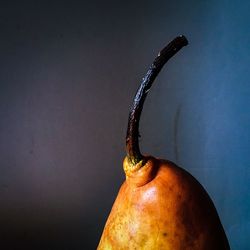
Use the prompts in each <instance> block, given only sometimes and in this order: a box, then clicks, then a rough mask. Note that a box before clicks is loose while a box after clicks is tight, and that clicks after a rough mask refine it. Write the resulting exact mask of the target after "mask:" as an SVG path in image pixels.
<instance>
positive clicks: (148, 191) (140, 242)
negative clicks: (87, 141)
mask: <svg viewBox="0 0 250 250" xmlns="http://www.w3.org/2000/svg"><path fill="white" fill-rule="evenodd" d="M187 44H188V41H187V39H186V38H185V36H179V37H176V38H175V39H174V40H173V41H172V42H170V43H169V44H168V45H167V46H166V47H165V48H164V49H163V50H162V51H161V52H160V53H159V54H158V56H157V57H156V59H155V60H154V62H153V64H152V65H151V67H150V69H149V70H148V72H147V73H146V76H145V77H144V78H143V81H142V83H141V85H140V87H139V89H138V91H137V93H136V95H135V98H134V102H133V105H132V108H131V110H130V114H129V121H128V129H127V137H126V150H127V156H126V157H125V159H124V162H123V169H124V172H125V175H126V180H125V181H124V183H123V184H122V186H121V188H120V190H119V193H118V196H117V198H116V200H115V203H114V205H113V207H112V210H111V212H110V215H109V217H108V220H107V222H106V224H105V227H104V230H103V233H102V236H101V240H100V242H99V245H98V247H97V249H98V250H123V249H124V250H125V249H126V250H130V249H131V250H132V249H133V250H134V249H139V250H141V249H142V250H161V249H162V250H228V249H230V247H229V243H228V240H227V237H226V234H225V232H224V229H223V226H222V224H221V221H220V218H219V216H218V213H217V211H216V208H215V206H214V204H213V202H212V200H211V198H210V197H209V195H208V193H207V192H206V191H205V189H204V188H203V187H202V185H201V184H200V183H199V182H198V181H197V180H196V179H195V178H194V177H193V176H192V175H191V174H189V173H188V172H187V171H185V170H184V169H182V168H180V167H178V166H177V165H176V164H174V163H173V162H170V161H168V160H163V159H158V158H155V157H153V156H146V155H142V154H141V152H140V149H139V141H138V137H139V120H140V116H141V111H142V108H143V103H144V101H145V98H146V96H147V93H148V91H149V89H150V87H151V85H152V83H153V81H154V79H155V78H156V76H157V75H158V73H159V72H160V70H161V69H162V67H163V66H164V64H165V63H166V62H167V61H168V60H169V59H170V58H171V57H172V56H173V55H175V54H176V53H177V52H178V51H179V50H180V49H181V48H182V47H184V46H186V45H187Z"/></svg>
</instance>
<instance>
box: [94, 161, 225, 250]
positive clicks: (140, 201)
mask: <svg viewBox="0 0 250 250" xmlns="http://www.w3.org/2000/svg"><path fill="white" fill-rule="evenodd" d="M126 165H127V158H125V160H124V169H126ZM108 249H112V250H118V249H119V250H123V249H124V250H125V249H143V250H217V249H218V250H224V249H229V245H228V242H227V238H226V235H225V233H224V230H223V227H222V225H221V222H220V219H219V216H218V214H217V212H216V209H215V207H214V205H213V202H212V201H211V199H210V197H209V196H208V194H207V192H206V191H205V189H204V188H203V187H202V186H201V184H200V183H199V182H198V181H197V180H196V179H195V178H194V177H193V176H192V175H190V174H189V173H188V172H186V171H185V170H184V169H182V168H180V167H178V166H176V165H175V164H174V163H172V162H169V161H166V160H160V159H155V158H153V157H147V162H146V163H145V165H144V166H143V167H142V168H141V169H140V170H138V171H136V172H134V173H128V174H126V181H125V182H124V183H123V184H122V186H121V188H120V191H119V193H118V196H117V199H116V201H115V203H114V205H113V208H112V210H111V213H110V215H109V218H108V220H107V222H106V225H105V228H104V231H103V234H102V237H101V241H100V243H99V246H98V250H108Z"/></svg>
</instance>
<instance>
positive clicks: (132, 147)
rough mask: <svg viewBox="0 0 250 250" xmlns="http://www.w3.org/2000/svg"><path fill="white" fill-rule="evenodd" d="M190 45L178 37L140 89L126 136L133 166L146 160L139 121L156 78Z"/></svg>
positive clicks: (144, 79) (129, 119)
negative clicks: (176, 55)
mask: <svg viewBox="0 0 250 250" xmlns="http://www.w3.org/2000/svg"><path fill="white" fill-rule="evenodd" d="M186 45H188V41H187V39H186V37H185V36H178V37H176V38H175V39H174V40H173V41H172V42H170V43H169V44H168V45H167V46H166V47H165V48H164V49H163V50H161V51H160V53H159V54H158V56H157V57H156V58H155V60H154V62H153V63H152V65H151V66H150V68H149V70H148V72H147V73H146V75H145V77H144V78H143V79H142V83H141V85H140V87H139V88H138V90H137V92H136V95H135V97H134V101H133V104H132V107H131V109H130V113H129V118H128V128H127V135H126V151H127V157H128V160H129V162H130V163H131V164H133V165H135V164H137V163H139V162H140V161H141V160H143V159H144V156H143V155H142V154H141V152H140V148H139V137H140V135H139V121H140V117H141V112H142V108H143V104H144V101H145V99H146V97H147V93H148V91H149V89H150V88H151V86H152V83H153V82H154V80H155V78H156V77H157V75H158V74H159V72H160V71H161V69H162V67H163V66H164V64H165V63H166V62H167V61H168V60H169V59H170V58H171V57H172V56H174V55H175V54H176V53H177V52H178V51H179V50H180V49H181V48H182V47H184V46H186Z"/></svg>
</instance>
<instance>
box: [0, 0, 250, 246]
mask: <svg viewBox="0 0 250 250" xmlns="http://www.w3.org/2000/svg"><path fill="white" fill-rule="evenodd" d="M249 14H250V2H249V1H239V2H237V1H232V0H228V1H224V0H222V1H198V0H197V1H194V0H193V1H127V2H125V1H124V2H122V1H120V2H119V1H96V0H95V1H92V2H91V3H90V2H84V1H82V2H80V1H79V2H77V1H68V2H66V1H64V2H59V1H58V2H56V1H53V2H50V1H40V2H39V1H30V2H28V1H20V2H17V1H16V2H13V1H8V2H7V1H6V2H5V3H4V2H1V8H0V32H1V39H0V54H1V57H0V204H1V206H0V226H1V227H0V231H1V232H0V233H1V234H0V245H1V246H3V245H5V247H4V249H5V250H6V249H11V250H13V249H21V248H22V249H43V250H44V249H52V250H54V249H60V250H63V249H71V250H74V249H76V250H77V249H95V247H96V246H97V244H98V241H99V237H100V235H101V232H102V229H103V226H104V223H105V221H106V218H107V216H108V214H109V211H110V209H111V206H112V203H113V201H114V199H115V197H116V195H117V192H118V190H119V187H120V185H121V183H122V181H123V180H124V174H123V171H122V160H123V157H124V156H125V148H124V143H125V139H124V136H125V132H126V125H127V117H128V110H129V107H130V104H131V102H132V98H133V95H134V93H135V91H136V89H137V87H138V84H139V83H140V81H141V78H142V77H143V75H144V73H145V72H146V70H147V68H148V66H149V65H150V63H151V62H152V60H153V58H154V57H155V55H156V54H157V53H158V51H159V50H160V49H161V48H162V47H163V46H164V45H165V44H166V43H167V42H169V41H170V40H171V39H172V38H174V37H175V36H177V35H179V34H185V35H186V36H187V38H188V39H189V42H190V45H189V46H188V47H185V48H184V49H183V50H182V51H181V52H180V53H178V55H176V56H175V58H173V59H172V60H171V61H170V62H169V64H168V66H167V67H165V68H164V69H163V71H162V72H161V74H160V75H159V77H158V78H157V81H156V82H155V85H154V86H153V88H152V90H151V92H150V95H149V96H148V99H147V100H146V103H145V107H144V112H143V116H142V119H141V129H140V133H141V135H142V139H141V148H142V151H143V152H145V153H147V154H148V153H149V154H152V155H154V156H158V157H162V158H167V159H169V160H172V161H174V162H176V163H177V164H178V165H180V166H182V167H184V168H185V169H186V170H188V171H189V172H190V173H191V174H193V175H194V176H195V177H196V178H197V179H198V180H199V181H200V182H201V183H202V185H203V186H204V187H205V188H206V190H207V191H208V193H209V194H210V196H211V197H212V199H213V201H214V203H215V206H216V208H217V210H218V213H219V215H220V218H221V221H222V223H223V225H224V228H225V231H226V233H227V236H228V238H229V241H230V245H231V247H232V249H233V250H247V249H250V243H249V238H250V164H249V161H250V152H249V149H250V129H249V127H250V112H249V106H250V105H249V104H250V98H249V96H250V84H249V82H250V77H249V65H250V56H249V55H250V22H249V21H250V17H249Z"/></svg>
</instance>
